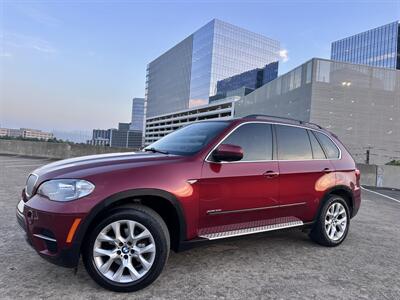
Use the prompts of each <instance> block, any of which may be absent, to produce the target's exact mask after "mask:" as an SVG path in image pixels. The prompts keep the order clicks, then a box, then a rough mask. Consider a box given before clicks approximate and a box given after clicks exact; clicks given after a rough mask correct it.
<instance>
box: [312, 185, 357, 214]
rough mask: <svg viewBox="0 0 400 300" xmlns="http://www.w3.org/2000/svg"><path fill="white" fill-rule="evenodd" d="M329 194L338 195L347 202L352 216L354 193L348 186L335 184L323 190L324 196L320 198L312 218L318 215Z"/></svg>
mask: <svg viewBox="0 0 400 300" xmlns="http://www.w3.org/2000/svg"><path fill="white" fill-rule="evenodd" d="M331 195H337V196H340V197H342V198H343V199H344V200H345V201H346V202H347V205H348V207H349V209H350V217H351V218H352V217H353V212H354V195H353V191H352V190H351V189H350V188H349V187H347V186H345V185H337V186H334V187H332V188H330V189H328V190H327V191H326V192H325V194H324V196H323V197H322V198H321V199H322V200H321V201H320V203H319V207H318V211H317V214H316V216H315V218H314V219H316V218H317V217H318V216H319V214H320V212H321V209H322V206H323V205H324V203H325V201H327V200H328V199H329V197H330V196H331Z"/></svg>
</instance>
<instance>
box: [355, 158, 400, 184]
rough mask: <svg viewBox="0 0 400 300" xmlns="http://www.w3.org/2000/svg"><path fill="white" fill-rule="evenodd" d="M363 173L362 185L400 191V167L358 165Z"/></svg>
mask: <svg viewBox="0 0 400 300" xmlns="http://www.w3.org/2000/svg"><path fill="white" fill-rule="evenodd" d="M357 167H358V169H359V170H360V171H361V184H362V185H367V186H378V187H386V188H395V189H400V166H389V165H383V166H376V165H365V164H357Z"/></svg>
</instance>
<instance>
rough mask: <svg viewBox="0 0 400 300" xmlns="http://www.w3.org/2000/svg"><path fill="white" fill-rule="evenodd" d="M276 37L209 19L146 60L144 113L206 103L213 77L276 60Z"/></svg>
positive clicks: (214, 81) (213, 88)
mask: <svg viewBox="0 0 400 300" xmlns="http://www.w3.org/2000/svg"><path fill="white" fill-rule="evenodd" d="M279 50H280V43H279V42H278V41H276V40H273V39H270V38H267V37H265V36H262V35H260V34H257V33H254V32H251V31H248V30H245V29H242V28H239V27H237V26H234V25H231V24H229V23H226V22H223V21H220V20H216V19H214V20H212V21H211V22H209V23H207V24H206V25H204V26H203V27H202V28H200V29H199V30H197V31H196V32H195V33H193V34H192V35H190V36H189V37H187V38H186V39H184V40H183V41H182V42H180V43H178V44H177V45H176V46H174V47H173V48H171V49H169V50H168V51H167V52H165V53H164V54H162V55H161V56H159V57H158V58H156V59H155V60H153V61H152V62H150V63H149V64H148V66H147V74H146V91H145V98H146V105H147V107H146V117H148V118H151V117H154V116H157V115H162V114H167V113H172V112H174V111H180V110H184V109H190V108H195V107H197V106H202V105H207V104H208V103H209V97H210V96H213V95H215V94H216V92H217V82H218V81H220V80H222V79H224V78H227V77H231V76H233V75H235V74H240V73H242V72H245V71H248V70H252V69H255V68H262V67H264V66H265V65H266V64H270V63H272V62H276V61H278V60H279Z"/></svg>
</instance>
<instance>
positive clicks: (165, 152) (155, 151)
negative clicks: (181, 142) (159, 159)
mask: <svg viewBox="0 0 400 300" xmlns="http://www.w3.org/2000/svg"><path fill="white" fill-rule="evenodd" d="M144 151H146V152H147V151H151V152H154V153H161V154H167V155H168V154H169V153H168V152H167V151H162V150H159V149H156V148H144Z"/></svg>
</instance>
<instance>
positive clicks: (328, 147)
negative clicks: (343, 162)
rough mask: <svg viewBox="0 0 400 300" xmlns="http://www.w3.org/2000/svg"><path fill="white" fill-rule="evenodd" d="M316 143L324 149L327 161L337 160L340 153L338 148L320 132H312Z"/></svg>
mask: <svg viewBox="0 0 400 300" xmlns="http://www.w3.org/2000/svg"><path fill="white" fill-rule="evenodd" d="M314 133H315V136H316V137H317V139H318V141H319V142H320V144H321V145H322V148H324V151H325V154H326V156H327V158H329V159H337V158H339V155H340V151H339V148H338V147H337V146H336V145H335V144H334V143H333V142H332V140H331V139H330V138H329V137H327V136H326V135H325V134H323V133H320V132H314Z"/></svg>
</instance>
